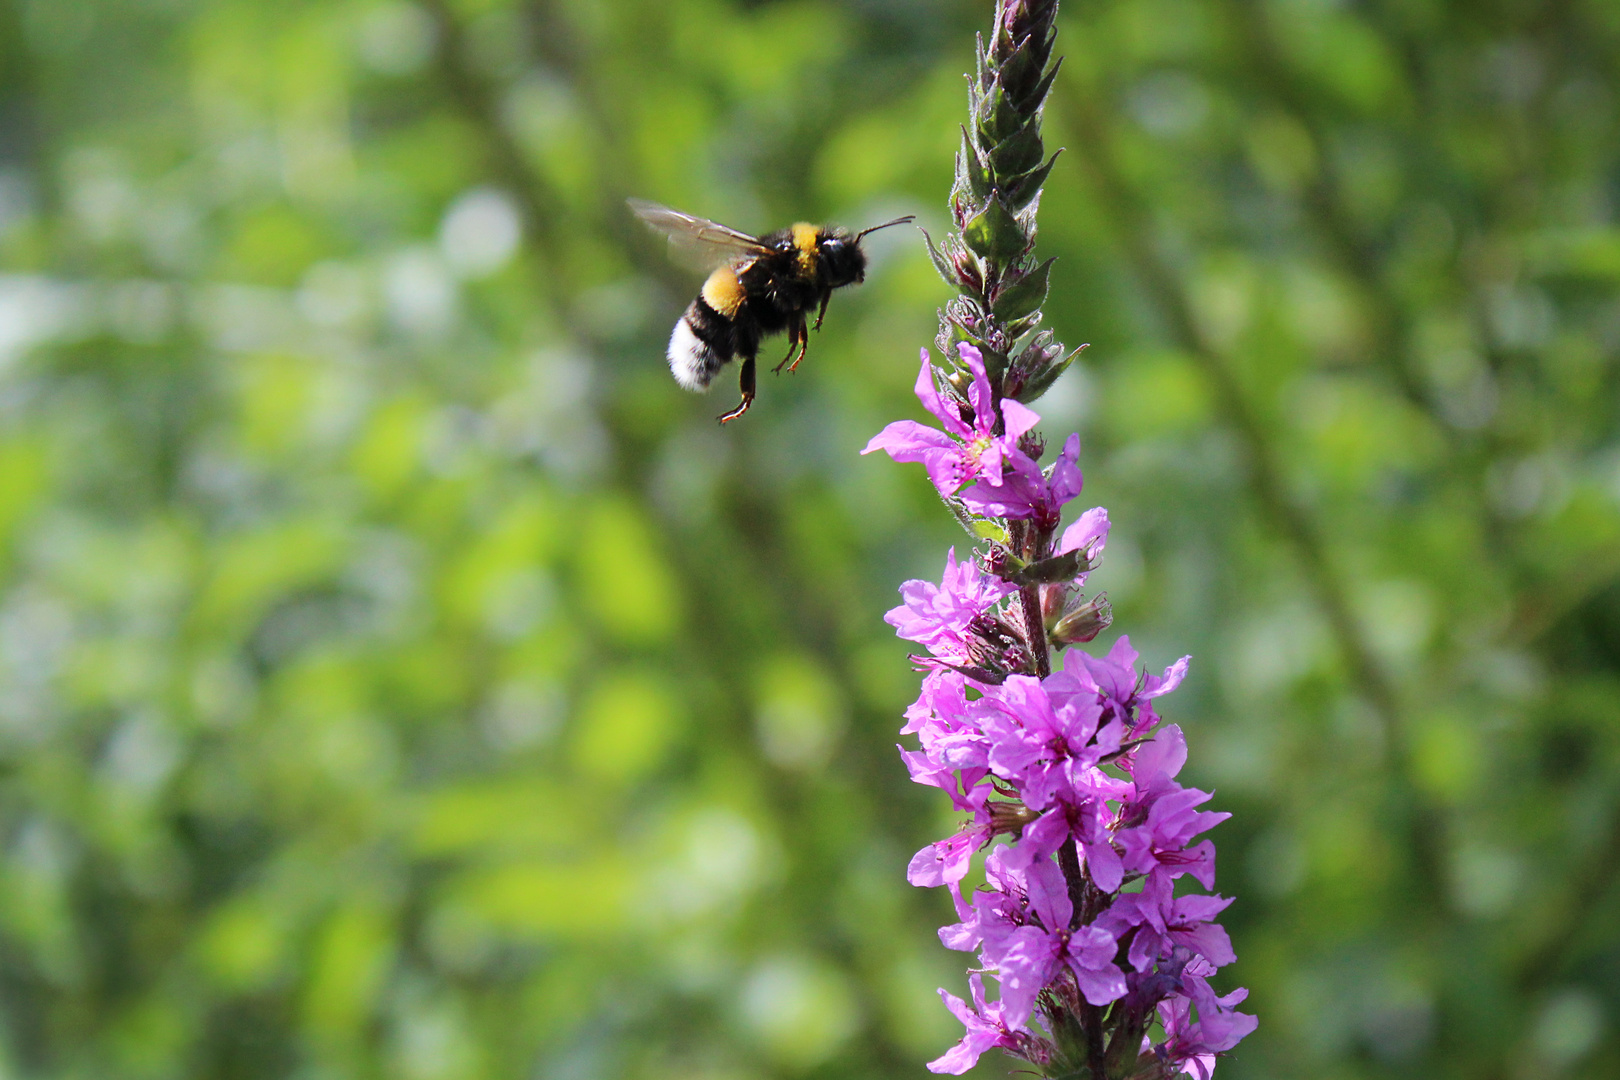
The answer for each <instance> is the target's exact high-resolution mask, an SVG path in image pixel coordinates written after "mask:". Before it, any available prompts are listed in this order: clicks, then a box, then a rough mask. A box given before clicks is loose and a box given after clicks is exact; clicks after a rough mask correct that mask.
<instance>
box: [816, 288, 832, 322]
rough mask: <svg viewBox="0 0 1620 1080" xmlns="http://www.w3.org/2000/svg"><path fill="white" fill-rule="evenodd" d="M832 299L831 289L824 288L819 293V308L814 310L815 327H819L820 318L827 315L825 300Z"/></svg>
mask: <svg viewBox="0 0 1620 1080" xmlns="http://www.w3.org/2000/svg"><path fill="white" fill-rule="evenodd" d="M831 299H832V290H831V289H824V290H823V291H822V293H821V308H820V310H818V311H817V312H816V325H815V329H817V330H820V329H821V320H822V319H825V318H826V317H827V301H829V300H831Z"/></svg>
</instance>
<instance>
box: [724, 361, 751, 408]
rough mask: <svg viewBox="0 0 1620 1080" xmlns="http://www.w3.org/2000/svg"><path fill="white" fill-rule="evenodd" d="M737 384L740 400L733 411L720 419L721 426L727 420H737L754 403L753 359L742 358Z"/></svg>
mask: <svg viewBox="0 0 1620 1080" xmlns="http://www.w3.org/2000/svg"><path fill="white" fill-rule="evenodd" d="M737 383H738V385H739V386H740V387H741V389H742V400H741V401H739V402H738V403H737V407H736V408H735V409H732V410H731V411H730V412H728V413H725V414H723V415H722V416H721V417H720V422H721V423H722V424H723V423H725V422H726V421H727V420H735V419H737V417H739V416H741V415H742V414H743V413H745V412H747V411H748V406H750V405H752V404H753V403H754V358H753V357H752V356H749V357H746V358H744V360H743V362H742V371H741V373H740V374H738V376H737Z"/></svg>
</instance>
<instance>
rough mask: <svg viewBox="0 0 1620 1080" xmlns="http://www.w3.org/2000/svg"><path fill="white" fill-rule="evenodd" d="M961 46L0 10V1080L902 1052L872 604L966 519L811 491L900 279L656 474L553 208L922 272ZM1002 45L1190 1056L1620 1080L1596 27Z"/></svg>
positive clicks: (647, 377) (846, 16) (654, 285)
mask: <svg viewBox="0 0 1620 1080" xmlns="http://www.w3.org/2000/svg"><path fill="white" fill-rule="evenodd" d="M988 11H989V4H988V3H987V2H969V0H887V2H884V0H786V2H778V3H736V2H723V0H431V2H427V0H424V2H421V3H409V2H404V0H280V2H278V3H270V2H267V0H209V2H206V3H205V2H202V0H4V2H0V267H3V272H0V540H3V545H0V573H3V575H4V576H3V582H0V588H3V593H0V761H3V769H4V771H3V774H0V1014H3V1018H4V1019H3V1024H0V1075H6V1076H16V1077H96V1078H98V1080H99V1078H104V1077H131V1078H147V1077H152V1078H157V1077H171V1076H196V1077H204V1076H206V1077H222V1078H224V1077H230V1078H244V1080H245V1078H258V1077H299V1078H310V1080H314V1078H323V1080H324V1078H328V1077H330V1078H338V1077H372V1076H376V1077H380V1076H389V1077H402V1078H405V1080H441V1078H443V1080H474V1078H482V1077H489V1078H498V1077H525V1078H530V1077H532V1078H535V1080H586V1078H597V1077H602V1078H608V1077H626V1078H653V1077H657V1078H660V1080H664V1078H670V1080H752V1078H757V1077H765V1076H820V1077H829V1078H830V1077H873V1078H876V1077H896V1076H922V1075H925V1074H924V1073H923V1070H922V1065H921V1063H922V1062H923V1061H925V1060H927V1059H928V1058H930V1057H933V1056H934V1055H936V1054H937V1053H939V1052H940V1051H941V1050H942V1049H943V1048H944V1047H945V1046H947V1045H948V1044H949V1043H950V1042H951V1041H952V1040H954V1039H955V1037H956V1034H955V1031H956V1030H958V1029H955V1028H954V1023H953V1022H952V1021H951V1020H950V1019H949V1017H948V1016H947V1015H946V1014H945V1012H944V1010H943V1009H942V1008H941V1007H940V1006H939V1003H938V1001H937V999H936V998H935V996H934V988H935V987H936V986H946V987H948V988H950V989H952V990H953V991H955V992H958V993H960V992H961V991H962V986H963V983H964V978H963V974H962V957H961V956H960V955H959V954H953V953H947V952H945V950H943V949H942V948H941V947H940V946H939V945H938V943H937V942H936V940H935V937H934V927H935V926H936V925H938V924H939V923H940V922H943V921H947V920H948V918H949V911H948V910H947V908H946V907H945V900H944V898H943V897H941V896H936V895H931V894H925V893H922V892H920V891H916V890H912V889H910V888H908V887H907V886H906V885H905V883H904V879H903V867H904V865H905V862H906V859H907V858H908V856H909V855H910V853H911V852H912V851H913V850H915V849H916V848H917V847H918V846H920V845H921V844H922V843H924V842H925V841H927V840H930V839H932V838H934V837H936V836H938V835H941V834H943V832H945V831H947V830H949V829H950V828H952V827H953V824H952V821H951V819H950V817H949V816H948V815H946V814H945V813H944V810H943V807H942V806H941V805H940V804H941V803H942V802H943V800H937V799H933V798H930V797H929V796H928V793H926V792H923V791H921V790H920V789H915V788H913V786H912V785H910V784H909V783H908V782H907V781H906V779H905V773H904V770H903V769H902V767H901V765H900V763H899V761H898V760H897V758H896V757H895V754H894V751H893V749H892V746H893V743H894V741H895V740H894V731H895V729H896V727H897V726H898V724H899V714H900V710H901V709H902V708H903V707H904V705H905V704H906V703H907V702H908V701H909V700H910V696H911V694H912V693H913V691H914V686H915V678H916V677H915V676H914V675H913V674H912V673H911V672H910V671H909V670H908V668H907V664H906V661H905V655H906V649H905V648H904V647H903V644H902V643H900V642H897V641H895V640H894V639H893V637H892V636H891V635H890V634H889V631H888V628H887V627H886V626H885V625H884V624H883V623H882V621H881V615H882V612H883V611H884V610H886V608H887V607H888V606H890V604H891V603H892V598H893V590H894V588H895V586H896V585H897V584H898V583H899V582H900V581H901V580H902V579H903V578H905V577H937V574H938V572H939V566H940V564H941V562H942V558H943V554H944V551H945V548H946V547H947V546H948V545H950V544H956V545H957V546H958V548H963V547H965V546H966V545H967V543H968V541H967V539H966V538H965V537H963V536H961V535H960V534H959V533H955V534H953V531H952V530H953V528H954V526H953V525H952V524H951V523H950V521H949V518H948V517H947V515H945V514H944V512H943V511H942V510H941V508H940V507H939V506H938V504H937V502H931V497H930V493H929V490H928V486H927V482H926V481H925V480H924V478H923V476H922V474H921V471H920V470H915V469H906V468H897V467H895V466H893V465H891V464H889V463H888V462H886V461H875V460H872V459H870V458H866V459H863V458H860V457H858V456H857V453H856V451H857V450H858V449H859V448H860V446H861V445H863V443H864V441H865V439H866V438H867V437H868V436H869V435H870V434H872V433H873V432H875V431H877V430H878V428H879V427H880V426H881V425H882V424H883V423H885V422H887V421H888V420H890V419H893V418H895V417H897V416H902V415H911V416H918V415H920V414H919V412H918V409H917V406H916V404H915V402H913V401H912V400H911V399H910V397H909V388H910V384H911V382H912V380H913V379H914V377H915V371H916V369H915V366H914V365H915V362H916V361H915V357H916V353H917V349H918V347H919V346H921V345H923V344H925V343H928V342H929V341H930V340H931V338H932V335H933V322H934V310H935V308H936V306H937V305H938V304H939V303H941V302H942V301H943V300H944V298H945V296H946V290H945V287H944V286H943V285H942V284H941V283H939V282H938V281H937V280H936V278H935V277H934V274H933V271H932V269H931V268H930V266H929V263H928V260H927V258H926V256H925V254H924V252H923V250H922V246H921V244H920V243H919V242H918V240H917V239H916V238H915V237H914V236H908V235H903V234H902V231H901V230H894V231H892V232H889V233H882V234H878V235H876V236H874V237H873V238H872V241H871V242H870V248H871V250H872V252H873V253H874V256H875V268H874V271H873V273H872V275H871V277H870V279H869V280H868V282H867V283H866V284H865V285H864V286H863V287H861V288H860V289H858V290H850V293H849V295H841V296H839V297H838V299H837V300H836V301H835V302H834V303H833V306H832V311H831V313H830V314H829V316H828V319H827V323H826V328H825V330H824V331H823V332H822V333H821V334H819V335H817V337H816V339H815V341H814V342H813V343H812V347H811V354H810V357H809V360H808V362H807V363H806V364H805V365H804V367H803V368H802V369H801V370H800V372H799V373H798V374H797V375H796V376H793V377H781V378H766V379H765V380H764V385H763V386H762V388H761V397H760V400H759V403H758V404H757V405H756V406H755V408H754V409H753V411H752V412H750V413H749V414H748V416H747V417H745V418H744V419H743V420H742V421H740V422H738V423H735V424H731V425H728V426H727V427H726V428H725V429H723V430H722V429H719V428H717V427H716V426H715V425H714V423H713V419H712V418H713V416H714V414H715V413H717V412H718V411H720V409H722V408H724V407H727V406H729V405H730V404H731V401H732V400H733V399H732V398H731V391H730V388H729V387H728V386H723V388H722V390H721V391H719V392H718V393H717V394H716V395H715V396H714V397H712V398H710V399H698V398H693V397H690V396H689V395H686V394H684V393H682V392H680V391H679V390H678V389H677V388H676V387H675V386H674V385H673V383H672V382H671V381H670V379H669V377H668V375H667V373H666V371H665V370H664V361H663V357H662V352H663V343H664V338H665V335H666V334H667V333H668V330H669V327H670V325H671V324H672V322H673V320H674V318H675V317H676V315H677V314H678V312H679V310H680V308H681V306H682V305H683V304H684V303H685V302H686V300H687V298H688V297H689V295H690V293H691V292H692V291H693V290H694V289H695V287H696V284H697V283H696V281H694V280H692V279H691V278H690V277H689V276H688V275H686V274H685V273H683V272H682V271H680V270H678V269H677V268H675V267H673V266H671V265H670V264H669V263H668V262H667V261H666V260H665V259H664V257H663V253H662V252H661V250H660V247H659V245H658V244H657V242H656V241H654V240H653V239H652V238H650V237H648V236H646V235H645V234H644V233H642V232H641V231H640V230H639V227H638V226H637V225H635V224H634V223H633V222H632V221H631V220H630V219H629V217H628V215H627V214H626V213H625V211H624V209H623V203H622V200H623V198H624V197H625V196H627V195H639V196H645V197H649V198H655V199H659V200H661V201H664V202H667V203H670V204H672V205H675V206H679V207H682V208H686V209H690V210H693V211H695V212H698V213H704V214H709V215H713V216H715V217H717V218H719V219H721V220H724V221H727V222H729V223H733V224H735V225H737V226H739V227H742V228H746V229H754V230H760V231H763V230H767V229H770V228H774V227H779V226H780V225H782V224H784V223H786V222H788V221H792V220H794V219H797V218H811V219H818V220H819V219H832V220H837V221H840V222H842V223H845V224H849V225H860V224H863V223H869V222H872V221H876V220H880V219H881V217H882V216H887V215H889V214H891V213H899V212H908V211H915V212H917V213H919V214H921V215H923V221H924V223H925V224H928V225H930V227H933V228H934V229H935V232H936V235H937V233H938V226H940V225H942V224H943V220H942V215H943V205H942V204H943V200H944V196H945V192H946V189H947V186H948V184H949V177H950V158H951V154H952V152H953V150H954V148H955V146H956V142H957V139H958V137H959V136H958V128H957V125H958V124H959V123H960V122H961V120H962V118H963V117H964V116H965V111H964V106H965V93H964V83H963V78H962V73H963V71H964V68H965V66H966V64H967V63H969V60H970V57H971V48H970V43H971V37H972V34H973V33H974V32H975V30H978V29H981V28H983V27H984V26H985V25H986V23H987V21H988ZM1059 51H1060V52H1063V53H1066V54H1067V56H1068V61H1067V63H1066V65H1065V67H1064V69H1063V70H1064V73H1063V77H1062V78H1061V79H1060V80H1059V83H1058V89H1057V91H1056V95H1055V98H1054V102H1053V105H1052V107H1051V108H1050V110H1049V112H1048V117H1047V127H1048V138H1049V141H1051V142H1052V143H1054V144H1066V145H1067V147H1068V151H1067V154H1066V155H1065V157H1064V158H1063V159H1062V160H1061V161H1060V163H1059V167H1058V169H1057V171H1056V172H1055V173H1054V174H1053V178H1052V180H1051V181H1050V182H1049V184H1048V186H1047V191H1046V197H1045V200H1044V202H1043V204H1042V222H1043V223H1044V225H1045V230H1044V232H1043V234H1042V251H1043V253H1044V254H1053V255H1058V256H1060V258H1059V261H1058V263H1057V265H1056V269H1055V270H1054V273H1053V286H1054V287H1053V293H1052V299H1051V300H1050V301H1049V302H1048V305H1047V319H1048V323H1049V325H1052V326H1053V327H1054V328H1055V329H1056V330H1057V331H1058V332H1059V334H1060V335H1061V336H1062V337H1064V338H1065V339H1067V340H1071V341H1082V340H1090V341H1091V342H1092V346H1091V348H1090V350H1089V351H1088V352H1087V353H1086V354H1085V357H1084V360H1083V362H1082V364H1081V365H1077V367H1076V369H1075V370H1073V371H1072V372H1071V373H1070V374H1069V375H1067V376H1065V378H1064V380H1063V381H1062V382H1061V383H1060V384H1059V385H1058V387H1057V388H1056V389H1055V390H1054V391H1053V392H1052V393H1051V394H1050V395H1049V396H1048V397H1047V398H1046V399H1045V400H1044V401H1043V402H1042V407H1043V410H1042V411H1043V412H1045V413H1046V415H1047V420H1048V422H1047V424H1046V426H1045V431H1046V432H1047V434H1048V436H1049V437H1052V436H1055V437H1061V436H1062V435H1063V434H1064V433H1065V432H1066V431H1067V430H1069V429H1070V428H1071V427H1074V426H1079V427H1080V428H1081V430H1082V431H1083V432H1084V434H1085V438H1086V450H1085V455H1084V457H1083V461H1082V464H1083V465H1085V466H1086V468H1087V472H1088V478H1089V482H1090V484H1089V489H1088V493H1087V496H1088V498H1089V499H1090V502H1088V503H1086V504H1085V505H1090V504H1092V503H1102V504H1104V505H1107V506H1108V507H1109V508H1110V510H1111V512H1112V516H1113V520H1114V522H1115V533H1114V537H1113V539H1112V540H1111V542H1110V545H1109V553H1108V561H1107V563H1106V564H1105V565H1104V567H1103V568H1102V569H1101V570H1100V571H1099V572H1098V573H1097V575H1096V576H1095V581H1096V582H1097V583H1098V584H1099V585H1102V586H1104V587H1106V588H1107V589H1108V590H1109V592H1110V594H1111V596H1112V598H1113V600H1114V603H1115V607H1116V612H1117V615H1118V620H1117V622H1116V626H1117V628H1118V629H1120V630H1123V631H1126V632H1129V633H1131V635H1132V637H1133V640H1134V641H1135V642H1136V643H1137V644H1138V645H1139V646H1140V647H1142V648H1143V649H1144V651H1145V653H1146V654H1147V658H1148V660H1149V661H1150V662H1156V663H1161V664H1162V663H1164V662H1166V661H1168V660H1169V659H1171V658H1173V657H1174V656H1176V655H1179V654H1180V653H1181V652H1183V651H1191V652H1192V653H1193V654H1194V657H1195V659H1194V666H1193V676H1192V678H1191V679H1189V681H1188V683H1187V685H1186V687H1185V688H1184V689H1183V690H1182V691H1180V692H1179V693H1178V694H1177V695H1175V697H1174V698H1172V699H1171V706H1170V709H1169V715H1170V717H1171V718H1172V719H1174V720H1175V721H1177V722H1179V723H1181V724H1182V725H1183V726H1184V727H1185V728H1186V729H1187V732H1188V738H1189V742H1190V743H1191V748H1192V763H1191V765H1190V766H1189V778H1190V780H1191V782H1193V783H1196V784H1198V785H1199V786H1202V787H1211V786H1212V787H1214V788H1215V789H1216V790H1217V801H1216V806H1217V807H1218V808H1219V809H1223V810H1227V811H1232V812H1233V813H1234V814H1235V817H1234V818H1233V819H1232V820H1231V821H1230V822H1228V823H1227V824H1225V825H1223V826H1221V828H1220V829H1219V830H1218V831H1217V834H1216V836H1217V839H1218V841H1219V843H1220V845H1221V851H1222V862H1221V867H1222V869H1221V886H1222V891H1223V892H1226V893H1228V894H1236V895H1237V896H1238V901H1237V903H1236V904H1235V905H1234V906H1233V907H1232V908H1231V909H1230V910H1229V911H1228V913H1227V918H1226V921H1227V923H1228V925H1229V926H1230V927H1231V928H1232V930H1233V932H1234V936H1235V938H1236V944H1237V951H1238V955H1239V962H1238V963H1237V964H1236V965H1234V966H1233V967H1232V968H1231V969H1229V972H1230V973H1231V982H1228V983H1227V984H1225V985H1223V987H1222V988H1223V989H1226V988H1229V987H1230V986H1231V985H1235V984H1236V983H1237V982H1242V983H1244V984H1247V985H1248V986H1249V987H1251V988H1252V991H1253V997H1252V998H1251V999H1250V1001H1251V1004H1252V1006H1253V1007H1254V1011H1256V1012H1257V1013H1258V1014H1259V1015H1260V1017H1261V1026H1260V1029H1259V1032H1258V1033H1257V1034H1256V1035H1255V1036H1253V1037H1252V1038H1251V1039H1249V1040H1248V1041H1247V1042H1245V1043H1244V1044H1243V1045H1242V1047H1241V1048H1240V1051H1239V1053H1238V1054H1237V1055H1236V1056H1235V1057H1234V1058H1232V1059H1231V1060H1230V1061H1228V1062H1226V1063H1223V1064H1222V1066H1221V1074H1222V1075H1223V1076H1225V1077H1228V1078H1230V1080H1240V1078H1257V1077H1278V1078H1281V1077H1296V1076H1310V1077H1313V1078H1317V1080H1335V1078H1351V1077H1364V1076H1396V1077H1414V1078H1415V1077H1424V1078H1430V1077H1481V1078H1492V1080H1495V1078H1501V1080H1541V1078H1552V1077H1557V1076H1561V1075H1584V1076H1597V1075H1613V1074H1615V1073H1616V1072H1620V1038H1617V1036H1616V1033H1615V1032H1616V1026H1617V1024H1620V892H1617V888H1616V882H1615V878H1616V875H1617V870H1620V784H1617V780H1620V725H1617V723H1616V721H1617V718H1620V441H1617V439H1620V430H1617V428H1620V379H1617V370H1620V368H1617V364H1616V357H1617V350H1620V303H1617V301H1616V299H1615V288H1616V285H1617V284H1620V227H1617V225H1616V211H1617V206H1616V201H1617V199H1620V154H1617V151H1620V141H1617V138H1616V134H1617V132H1616V125H1617V123H1620V100H1617V96H1616V95H1617V91H1620V8H1617V7H1616V6H1615V5H1614V4H1612V3H1607V2H1604V0H1567V2H1564V3H1557V4H1552V3H1529V2H1526V0H1473V2H1468V3H1464V2H1461V0H1453V2H1449V3H1448V2H1444V0H1399V2H1397V0H1361V2H1350V0H1342V2H1334V0H1268V2H1258V0H1070V2H1069V3H1068V4H1066V5H1065V8H1064V22H1063V28H1062V33H1061V36H1060V38H1059ZM1082 368H1083V370H1082ZM722 381H723V382H724V380H722ZM1102 644H1103V645H1106V644H1107V642H1106V640H1105V641H1104V642H1103V643H1102ZM1006 1068H1007V1066H1006V1065H1005V1064H1004V1063H1000V1062H995V1061H986V1062H985V1063H984V1064H982V1065H981V1066H980V1068H979V1069H978V1070H977V1072H976V1075H982V1076H994V1075H1003V1074H1004V1073H1005V1071H1006Z"/></svg>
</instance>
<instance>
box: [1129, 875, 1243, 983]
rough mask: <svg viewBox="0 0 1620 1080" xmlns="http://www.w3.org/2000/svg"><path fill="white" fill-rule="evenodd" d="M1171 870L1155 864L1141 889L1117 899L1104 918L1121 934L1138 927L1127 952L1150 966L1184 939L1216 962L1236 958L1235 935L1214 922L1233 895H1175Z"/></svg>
mask: <svg viewBox="0 0 1620 1080" xmlns="http://www.w3.org/2000/svg"><path fill="white" fill-rule="evenodd" d="M1173 891H1174V886H1173V885H1172V884H1171V880H1170V875H1169V874H1166V873H1164V872H1163V871H1159V870H1155V871H1154V872H1152V873H1150V874H1149V875H1148V876H1147V880H1146V882H1144V883H1143V886H1142V891H1141V892H1139V893H1127V894H1125V895H1124V896H1121V897H1120V898H1119V899H1118V900H1116V901H1114V905H1113V907H1112V908H1110V909H1109V911H1108V915H1107V917H1106V918H1105V919H1104V920H1103V921H1104V922H1105V923H1106V924H1107V925H1108V926H1109V928H1110V929H1111V930H1112V931H1113V932H1114V933H1115V934H1116V935H1117V936H1119V937H1124V936H1125V933H1126V931H1127V929H1129V928H1131V927H1135V929H1136V933H1135V935H1134V936H1133V937H1132V938H1131V947H1130V950H1129V951H1128V953H1127V954H1126V955H1127V958H1128V959H1129V960H1130V962H1131V966H1132V967H1134V968H1135V969H1136V970H1137V971H1147V970H1148V969H1149V968H1151V967H1152V966H1153V965H1154V963H1156V962H1157V961H1159V960H1163V959H1167V958H1169V957H1170V956H1171V955H1172V953H1173V952H1174V950H1175V947H1176V946H1178V945H1180V946H1182V947H1184V948H1186V949H1187V950H1188V951H1189V952H1191V953H1194V954H1196V955H1198V956H1201V957H1203V958H1204V959H1205V960H1206V961H1208V962H1209V963H1210V964H1211V965H1212V966H1213V967H1220V966H1221V965H1223V964H1230V963H1231V962H1232V961H1233V960H1236V959H1237V955H1236V954H1235V953H1233V952H1232V939H1231V938H1230V937H1228V936H1227V933H1226V930H1225V929H1223V928H1222V927H1221V926H1220V925H1219V924H1217V923H1216V922H1214V921H1213V920H1214V918H1215V916H1217V915H1219V914H1220V913H1221V912H1222V911H1224V910H1225V909H1226V907H1227V905H1228V904H1230V903H1231V902H1232V901H1231V900H1229V899H1227V898H1225V897H1220V896H1199V895H1196V894H1193V895H1187V896H1175V895H1173Z"/></svg>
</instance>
